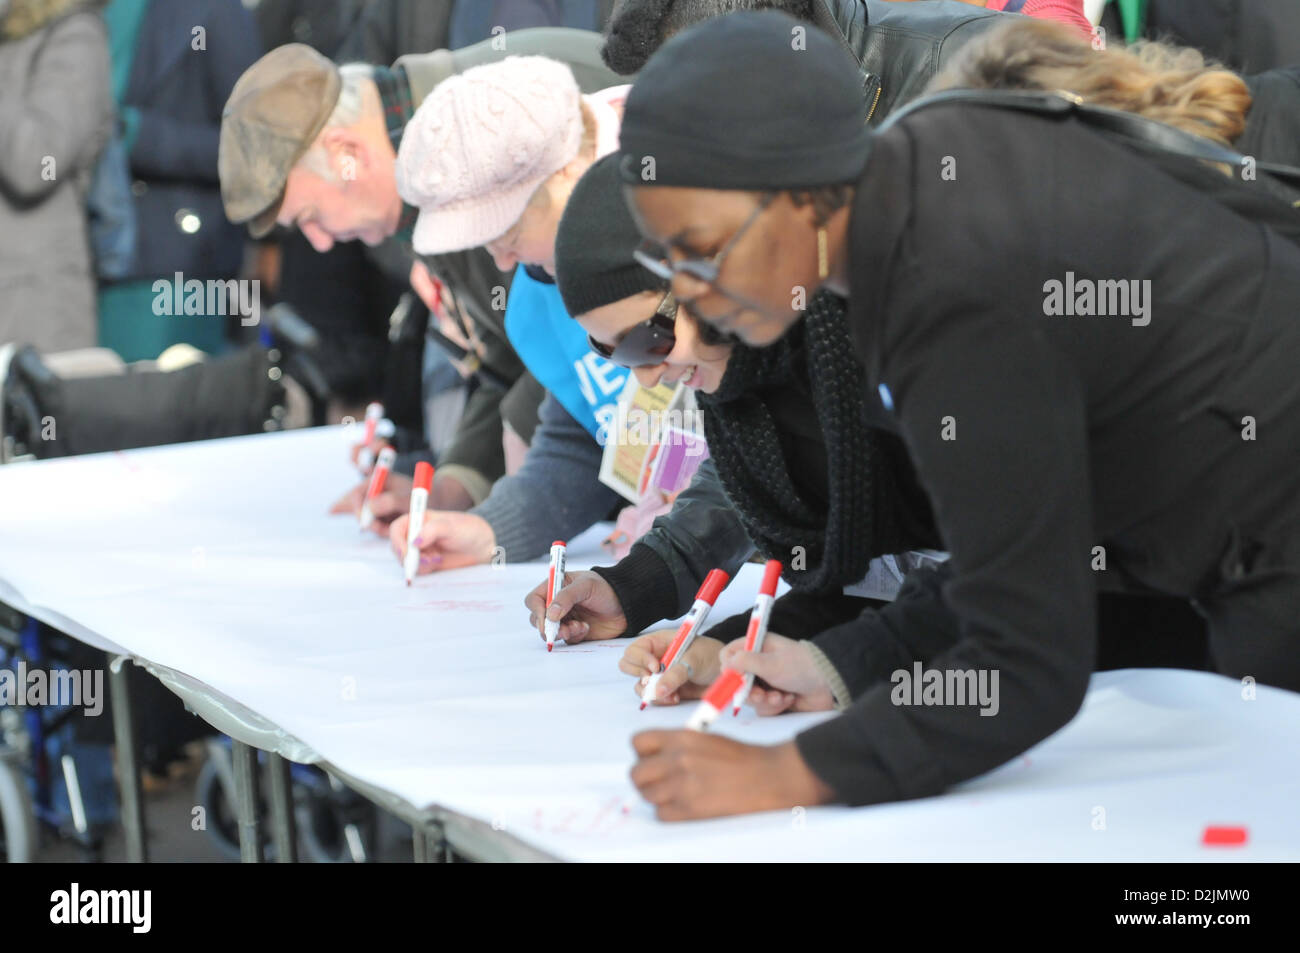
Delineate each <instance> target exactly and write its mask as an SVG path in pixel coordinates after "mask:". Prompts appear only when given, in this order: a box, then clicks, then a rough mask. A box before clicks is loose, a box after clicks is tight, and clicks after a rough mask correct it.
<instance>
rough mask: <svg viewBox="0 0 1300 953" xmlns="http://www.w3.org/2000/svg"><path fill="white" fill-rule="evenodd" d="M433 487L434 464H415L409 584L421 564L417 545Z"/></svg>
mask: <svg viewBox="0 0 1300 953" xmlns="http://www.w3.org/2000/svg"><path fill="white" fill-rule="evenodd" d="M432 489H433V466H432V465H431V464H428V463H425V462H423V461H421V462H419V463H417V464H416V465H415V486H413V487H412V488H411V512H410V515H409V520H410V522H408V523H407V524H406V560H405V564H404V566H403V568H404V569H405V570H406V584H407V585H408V586H409V585H410V584H411V580H412V579H414V578H415V570H416V567H417V566H419V564H420V549H419V547H418V546H416V545H415V541H416V539H418V538H419V536H420V529H421V528H422V527H423V526H424V511H425V508H426V507H428V505H429V491H430V490H432Z"/></svg>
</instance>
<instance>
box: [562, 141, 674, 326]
mask: <svg viewBox="0 0 1300 953" xmlns="http://www.w3.org/2000/svg"><path fill="white" fill-rule="evenodd" d="M640 241H641V233H640V232H638V231H637V227H636V222H634V221H633V220H632V213H631V212H629V211H628V209H627V203H626V202H625V201H624V199H623V184H622V183H621V182H620V181H619V178H618V154H617V153H614V154H611V155H607V156H605V158H603V159H600V160H598V161H597V162H596V163H595V164H594V165H592V167H591V168H590V169H588V170H587V172H586V174H584V175H583V177H582V178H581V179H579V180H578V184H577V185H575V186H574V187H573V192H572V194H570V196H569V201H568V203H567V204H566V205H565V206H564V215H563V216H562V217H561V218H560V228H559V231H558V232H557V233H556V236H555V283H556V284H557V285H558V286H559V288H560V297H562V298H563V299H564V307H565V308H566V309H567V310H568V312H569V314H571V315H574V316H577V315H580V314H586V313H587V312H588V311H591V310H592V309H594V308H599V307H601V306H603V305H607V304H612V303H613V302H615V301H620V300H622V299H623V298H630V297H631V296H632V295H634V294H637V293H639V292H642V291H660V290H666V288H667V284H666V282H664V281H663V280H662V279H661V278H659V277H657V276H656V275H654V274H652V273H650V272H649V271H647V270H646V269H645V268H642V267H641V266H640V265H638V264H637V263H636V261H635V260H634V259H633V258H632V250H633V249H634V248H636V246H637V244H638V243H639V242H640Z"/></svg>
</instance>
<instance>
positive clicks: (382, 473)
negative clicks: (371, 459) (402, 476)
mask: <svg viewBox="0 0 1300 953" xmlns="http://www.w3.org/2000/svg"><path fill="white" fill-rule="evenodd" d="M396 459H397V451H395V450H394V449H393V448H392V447H384V449H383V450H380V451H379V462H378V463H376V464H375V468H374V470H372V471H370V486H368V487H366V499H365V501H364V502H363V503H362V504H361V528H362V529H370V524H371V523H373V522H374V521H375V514H374V513H372V512H370V501H371V500H373V499H374V498H375V497H377V496H378V495H379V494H380V493H383V492H384V484H385V483H386V482H388V474H389V473H390V472H391V471H392V469H393V462H394V461H395V460H396Z"/></svg>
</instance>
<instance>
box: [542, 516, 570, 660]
mask: <svg viewBox="0 0 1300 953" xmlns="http://www.w3.org/2000/svg"><path fill="white" fill-rule="evenodd" d="M565 552H566V549H565V546H564V540H562V539H557V540H556V541H555V542H553V543H551V572H550V575H549V576H547V578H546V608H548V609H549V608H550V607H551V603H552V602H554V601H555V597H556V596H558V595H559V594H560V589H562V588H563V587H564V554H565ZM543 628H544V629H545V632H546V651H548V652H549V651H551V650H552V649H554V648H555V637H556V636H557V635H559V634H560V623H558V622H554V621H552V620H551V619H547V620H546V624H545V625H544V626H543Z"/></svg>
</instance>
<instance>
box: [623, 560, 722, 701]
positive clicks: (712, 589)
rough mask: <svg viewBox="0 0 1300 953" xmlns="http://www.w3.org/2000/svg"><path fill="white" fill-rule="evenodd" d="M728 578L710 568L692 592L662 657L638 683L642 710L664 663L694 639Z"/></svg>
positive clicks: (664, 670)
mask: <svg viewBox="0 0 1300 953" xmlns="http://www.w3.org/2000/svg"><path fill="white" fill-rule="evenodd" d="M730 578H731V577H730V576H728V575H727V574H726V573H725V572H723V571H722V570H721V569H713V570H710V571H709V574H708V575H707V576H705V577H704V583H703V585H701V586H700V591H699V592H697V593H696V594H695V603H694V605H692V606H691V611H690V612H688V613H687V614H686V618H685V619H683V620H682V625H681V628H679V629H678V630H677V635H676V637H675V638H674V639H673V640H672V642H670V643H669V644H668V649H667V651H665V652H664V656H663V658H661V659H660V660H659V671H657V672H655V674H653V675H651V676H649V677H648V678H646V680H645V682H643V683H642V688H641V710H642V711H645V707H646V705H648V704H650V703H651V702H652V701H654V699H655V689H657V688H658V687H659V679H661V678H662V677H663V673H664V672H666V671H668V666H670V665H672V664H673V662H675V661H676V660H677V659H678V658H679V657H681V656H683V655H685V653H686V650H687V649H688V648H690V647H691V643H692V642H693V641H695V636H696V635H698V634H699V631H700V629H701V628H703V626H704V622H705V620H706V619H708V617H709V610H710V609H712V608H713V603H715V602H716V601H717V600H718V596H719V594H721V592H722V590H723V589H725V588H726V586H727V583H728V581H730Z"/></svg>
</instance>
